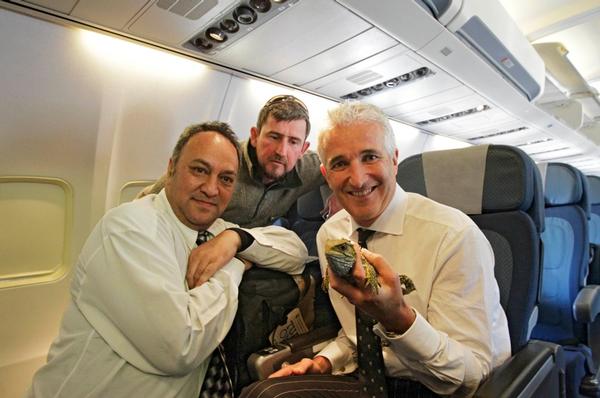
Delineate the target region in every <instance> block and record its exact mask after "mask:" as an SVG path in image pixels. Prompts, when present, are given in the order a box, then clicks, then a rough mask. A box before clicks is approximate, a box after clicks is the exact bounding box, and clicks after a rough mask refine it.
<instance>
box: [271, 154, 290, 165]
mask: <svg viewBox="0 0 600 398" xmlns="http://www.w3.org/2000/svg"><path fill="white" fill-rule="evenodd" d="M269 160H270V161H275V162H279V163H285V164H287V158H286V157H284V156H280V155H277V154H275V155H273V156H271V157H269Z"/></svg>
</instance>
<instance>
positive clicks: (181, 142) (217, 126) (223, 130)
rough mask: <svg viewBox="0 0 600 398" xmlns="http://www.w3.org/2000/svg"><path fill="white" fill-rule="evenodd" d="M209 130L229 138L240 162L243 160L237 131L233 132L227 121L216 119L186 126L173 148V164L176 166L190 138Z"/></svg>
mask: <svg viewBox="0 0 600 398" xmlns="http://www.w3.org/2000/svg"><path fill="white" fill-rule="evenodd" d="M209 131H214V132H215V133H218V134H221V135H222V136H223V137H225V138H227V140H229V142H231V144H232V145H233V146H234V147H235V151H236V153H237V158H238V162H241V159H242V156H241V152H242V151H241V149H240V144H239V142H238V138H237V136H236V135H235V133H234V132H233V130H232V129H231V127H229V125H228V124H227V123H224V122H219V121H216V120H215V121H210V122H204V123H199V124H192V125H191V126H188V127H186V128H185V130H183V133H181V135H180V136H179V139H178V140H177V144H175V148H173V153H172V154H171V159H172V160H173V166H175V165H176V164H177V161H178V160H179V157H180V156H181V151H182V150H183V147H184V146H185V144H187V142H188V141H189V140H190V138H192V137H193V136H194V135H196V134H198V133H203V132H209Z"/></svg>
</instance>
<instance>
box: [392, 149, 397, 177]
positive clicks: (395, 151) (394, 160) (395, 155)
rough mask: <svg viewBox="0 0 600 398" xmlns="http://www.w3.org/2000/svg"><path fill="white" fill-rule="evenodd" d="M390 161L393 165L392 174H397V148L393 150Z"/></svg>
mask: <svg viewBox="0 0 600 398" xmlns="http://www.w3.org/2000/svg"><path fill="white" fill-rule="evenodd" d="M392 163H393V165H394V175H398V149H397V148H396V149H395V150H394V157H393V158H392Z"/></svg>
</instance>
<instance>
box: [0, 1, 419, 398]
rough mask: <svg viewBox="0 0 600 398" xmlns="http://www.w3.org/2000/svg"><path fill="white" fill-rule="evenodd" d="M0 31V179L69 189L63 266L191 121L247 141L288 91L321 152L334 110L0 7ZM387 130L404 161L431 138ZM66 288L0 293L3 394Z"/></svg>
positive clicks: (161, 166) (29, 359)
mask: <svg viewBox="0 0 600 398" xmlns="http://www.w3.org/2000/svg"><path fill="white" fill-rule="evenodd" d="M0 35H2V37H3V40H1V41H0V52H1V53H2V54H4V55H5V56H3V57H2V58H0V87H2V96H3V106H2V107H0V120H2V125H1V126H0V148H1V154H2V156H0V170H1V175H3V176H9V175H21V176H43V177H55V178H61V179H63V180H65V181H67V182H68V183H69V184H70V186H72V189H73V225H72V228H71V234H70V236H69V237H68V239H70V247H71V250H70V252H69V256H70V257H69V258H70V264H74V263H75V261H76V258H77V255H78V253H79V251H80V249H81V247H82V245H83V243H84V241H85V239H86V237H87V235H88V234H89V232H90V230H91V229H92V227H93V226H94V224H95V223H96V222H97V221H98V220H99V219H100V217H101V216H102V215H103V214H104V212H105V211H106V209H108V208H110V207H113V206H115V205H117V204H118V202H119V200H120V195H121V188H122V187H123V185H124V184H126V183H128V182H130V181H139V180H153V179H155V178H157V177H159V176H160V175H162V174H163V173H164V171H165V169H166V165H167V162H168V158H169V156H170V153H171V150H172V147H173V145H174V143H175V141H176V139H177V137H178V136H179V134H180V133H181V132H182V130H183V129H184V127H185V126H187V125H189V124H190V123H195V122H201V121H205V120H210V119H220V120H224V121H228V122H229V123H230V124H231V125H232V127H233V129H234V131H236V132H237V133H238V135H239V136H240V138H242V139H245V138H247V137H248V136H249V132H250V128H251V126H253V125H254V124H255V123H256V117H257V114H258V111H259V109H260V107H261V106H262V105H263V104H264V102H265V101H266V100H267V99H268V98H270V97H271V96H273V95H276V94H282V93H289V94H294V95H297V96H298V97H299V98H301V99H302V100H303V101H304V102H305V103H306V104H307V105H308V107H309V109H310V113H311V121H312V130H311V134H310V136H309V141H311V143H312V144H311V149H316V147H317V138H318V133H319V131H320V130H321V129H322V128H323V127H324V126H325V120H326V114H327V111H328V110H329V109H331V108H332V107H333V106H335V102H334V101H332V100H329V99H326V98H323V97H319V96H314V95H311V94H309V93H306V92H303V91H298V90H294V89H292V88H287V87H283V86H278V85H275V84H271V83H267V82H263V81H258V80H254V79H251V78H244V77H239V76H237V75H236V76H232V75H231V74H229V73H226V72H223V71H217V70H214V69H210V68H208V67H207V66H204V65H202V64H201V63H199V62H196V61H191V60H189V59H186V58H183V57H180V56H176V55H174V54H168V57H167V58H169V59H168V62H166V63H163V61H164V57H166V56H167V55H166V53H164V52H160V53H161V56H159V57H154V56H148V57H146V56H147V55H148V54H147V52H148V51H150V52H159V51H158V50H153V49H149V48H147V47H142V46H134V45H133V44H132V43H129V42H125V41H122V43H121V44H122V45H123V48H121V49H120V50H119V49H117V50H118V51H117V50H115V48H114V47H110V46H108V47H106V48H105V44H106V43H104V40H105V39H106V38H101V39H99V38H98V37H97V36H98V35H96V34H91V33H89V32H88V33H83V31H81V30H79V29H76V28H71V27H65V26H62V25H56V24H52V23H48V22H44V21H41V20H37V19H34V18H31V17H28V16H24V15H21V14H17V13H13V12H11V11H6V10H0ZM90 35H91V36H90ZM94 35H96V36H94ZM106 40H109V41H110V40H113V41H114V40H115V39H113V38H107V39H106ZM123 43H124V44H123ZM109 47H110V48H109ZM107 48H108V50H107ZM140 49H141V50H140ZM138 50H139V51H141V52H138ZM171 61H173V62H171ZM394 129H395V131H396V134H397V139H398V143H399V145H400V157H401V158H403V157H406V156H408V155H410V154H413V153H418V152H420V151H421V150H422V149H423V148H424V146H425V144H426V142H427V140H428V136H427V135H425V134H423V133H421V132H418V131H417V130H416V129H413V128H407V127H406V126H404V125H400V124H397V126H396V125H395V127H394ZM52 233H53V231H39V235H40V236H43V235H44V234H52ZM30 245H31V247H32V248H33V247H35V242H31V243H30ZM69 283H70V274H67V275H66V276H65V277H63V278H61V279H59V280H57V281H54V282H52V283H39V284H33V285H27V286H21V287H15V288H8V289H0V313H2V314H3V321H4V322H3V327H2V328H0V341H2V342H3V344H0V396H20V395H21V394H22V392H24V390H25V389H26V388H27V386H28V385H29V383H30V379H31V375H32V373H33V371H34V370H35V368H36V367H37V366H38V365H39V364H41V363H43V362H44V361H45V357H46V354H47V351H48V347H49V345H50V343H51V341H52V340H53V339H54V338H55V337H56V335H57V332H58V328H59V323H60V319H61V317H62V314H63V311H64V309H65V307H66V305H67V304H68V300H69V293H68V289H69ZM15 374H19V375H20V377H18V378H17V377H15Z"/></svg>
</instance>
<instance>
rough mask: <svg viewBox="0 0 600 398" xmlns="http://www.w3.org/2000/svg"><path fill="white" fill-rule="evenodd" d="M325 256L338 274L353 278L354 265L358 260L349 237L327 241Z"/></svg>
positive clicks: (348, 278) (349, 278)
mask: <svg viewBox="0 0 600 398" xmlns="http://www.w3.org/2000/svg"><path fill="white" fill-rule="evenodd" d="M325 257H326V258H327V262H328V263H329V267H330V268H331V270H332V271H333V272H334V273H335V274H336V275H339V276H341V277H343V278H345V279H347V280H350V281H351V280H352V277H351V274H352V267H354V262H355V261H356V260H355V259H356V252H355V251H354V246H353V243H352V241H351V240H349V239H329V240H327V242H325Z"/></svg>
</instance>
